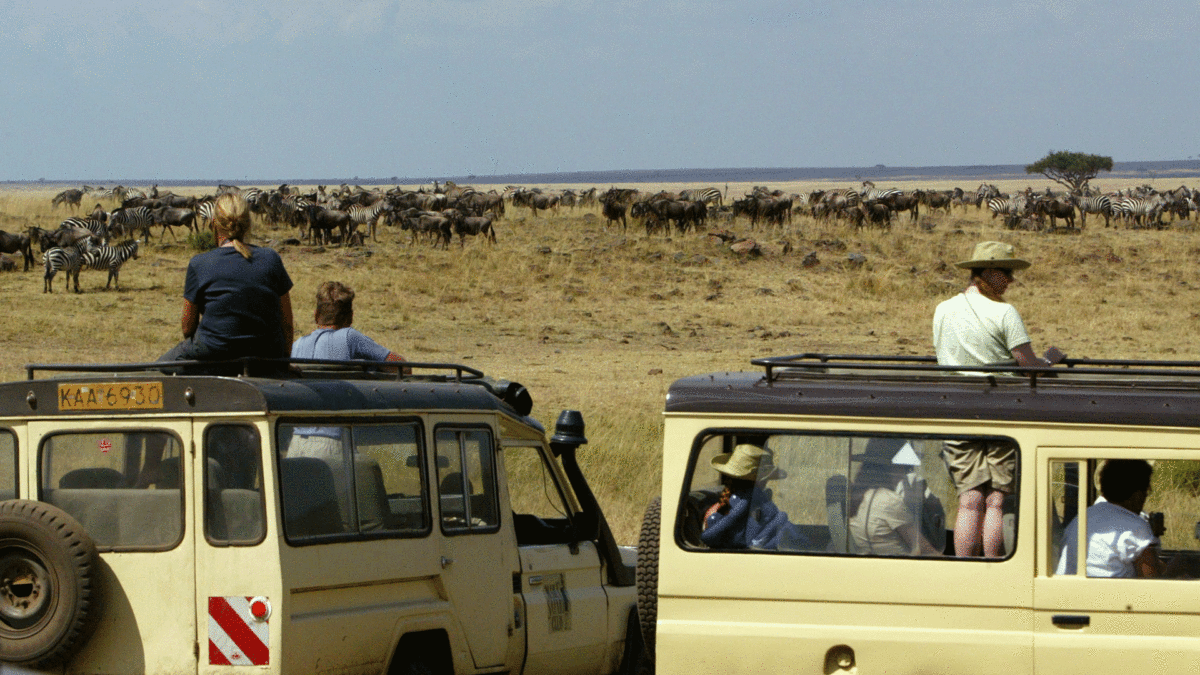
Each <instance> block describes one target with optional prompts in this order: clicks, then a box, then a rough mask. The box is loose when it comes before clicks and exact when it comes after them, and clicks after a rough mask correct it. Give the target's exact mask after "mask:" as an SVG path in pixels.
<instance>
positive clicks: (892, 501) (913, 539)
mask: <svg viewBox="0 0 1200 675" xmlns="http://www.w3.org/2000/svg"><path fill="white" fill-rule="evenodd" d="M1016 455H1017V449H1016V445H1015V443H1013V442H1012V441H1008V440H1003V439H943V438H928V437H924V438H922V437H901V436H888V437H885V436H866V435H861V436H835V435H828V434H803V433H778V432H765V431H764V432H754V431H732V432H728V433H713V434H708V435H706V436H703V437H701V438H700V439H698V443H697V451H696V457H695V460H694V465H693V470H692V476H691V480H690V483H689V489H688V494H687V495H686V496H685V498H684V500H683V503H682V504H681V506H680V510H681V514H680V516H681V517H680V518H679V519H678V522H679V523H680V527H679V531H678V533H677V535H678V538H679V541H680V543H681V544H682V545H683V546H685V547H688V548H695V549H725V550H728V549H741V550H747V551H774V552H804V553H828V554H847V555H860V556H942V555H954V554H955V550H954V546H955V541H954V536H953V534H952V533H951V532H950V531H949V529H950V528H952V527H953V524H954V522H955V517H956V514H957V505H958V490H957V489H956V487H955V480H954V478H953V477H952V475H951V472H950V471H948V469H949V468H950V466H951V465H952V466H954V467H955V468H954V472H955V473H956V474H957V475H958V476H959V480H960V481H963V482H966V481H970V480H978V479H979V478H980V477H981V476H982V475H983V474H981V473H980V472H988V471H990V473H989V474H988V475H989V476H990V478H987V479H985V480H984V486H983V487H982V488H980V492H981V496H980V497H981V500H982V503H986V504H989V505H990V506H991V508H993V509H995V513H996V515H997V521H998V522H1001V523H1002V527H1000V528H996V527H990V528H984V526H983V523H978V524H977V526H978V529H977V530H976V531H975V537H974V542H973V543H974V547H973V548H972V550H971V551H964V552H963V553H964V555H967V554H970V555H971V556H972V557H979V556H983V555H984V554H985V553H990V554H991V555H993V556H995V557H997V558H999V557H1003V556H1007V555H1010V554H1011V552H1012V547H1013V545H1014V542H1015V541H1016V537H1015V532H1016V502H1015V497H1012V496H1010V495H1012V494H1015V493H1016V486H1017V478H1018V477H1017V475H1016V471H1015V467H1016V466H1017V461H1016V459H1017V458H1016ZM980 466H982V467H983V468H980ZM993 485H997V486H1000V487H1002V488H1003V490H993V489H992V486H993ZM983 493H986V494H983ZM991 493H995V494H993V495H992V496H991V497H988V496H986V495H987V494H991ZM982 513H983V511H981V514H982ZM966 541H968V542H970V540H966ZM985 543H986V544H987V546H988V550H987V551H985V549H984V544H985Z"/></svg>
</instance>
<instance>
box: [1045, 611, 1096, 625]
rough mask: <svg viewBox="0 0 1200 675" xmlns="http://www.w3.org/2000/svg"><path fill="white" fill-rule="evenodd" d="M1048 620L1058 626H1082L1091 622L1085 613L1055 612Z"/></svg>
mask: <svg viewBox="0 0 1200 675" xmlns="http://www.w3.org/2000/svg"><path fill="white" fill-rule="evenodd" d="M1050 620H1051V621H1053V622H1054V625H1055V626H1058V627H1059V628H1083V627H1084V626H1087V625H1088V624H1090V623H1091V622H1092V618H1091V617H1090V616H1088V615H1086V614H1055V615H1054V616H1053V617H1051V619H1050Z"/></svg>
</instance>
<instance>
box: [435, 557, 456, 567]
mask: <svg viewBox="0 0 1200 675" xmlns="http://www.w3.org/2000/svg"><path fill="white" fill-rule="evenodd" d="M438 562H440V563H441V565H442V569H446V568H447V567H449V566H451V565H453V564H454V558H447V557H446V556H442V559H441V560H439V561H438Z"/></svg>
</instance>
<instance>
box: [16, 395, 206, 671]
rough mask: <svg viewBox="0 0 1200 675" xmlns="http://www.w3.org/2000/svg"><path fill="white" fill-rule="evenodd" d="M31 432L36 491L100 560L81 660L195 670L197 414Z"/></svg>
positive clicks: (57, 424) (77, 423)
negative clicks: (97, 601) (97, 595)
mask: <svg viewBox="0 0 1200 675" xmlns="http://www.w3.org/2000/svg"><path fill="white" fill-rule="evenodd" d="M71 386H74V385H71ZM101 386H102V385H91V388H92V389H98V388H99V387H101ZM95 393H98V396H96V397H93V399H99V400H101V401H102V400H103V399H104V398H105V394H104V392H103V391H102V390H101V391H98V392H95ZM84 394H85V395H86V394H87V392H84ZM28 429H29V442H30V446H31V448H36V449H37V455H36V457H37V460H36V463H31V464H33V466H30V467H28V470H29V472H30V473H29V474H28V479H29V480H30V481H32V482H33V484H35V485H37V486H38V490H37V498H38V499H40V500H41V501H45V502H48V503H50V504H53V505H55V506H57V507H58V508H60V509H62V510H63V511H66V512H67V513H69V514H71V515H72V516H74V517H75V519H76V520H78V521H79V522H80V523H81V524H82V525H83V527H84V529H85V530H86V531H87V533H88V534H89V535H90V536H91V538H92V540H93V541H94V542H95V544H96V548H97V549H98V550H99V551H100V558H101V560H102V564H101V566H100V574H99V578H100V586H101V598H102V600H101V603H102V605H101V609H100V618H99V622H98V628H97V630H96V633H95V634H94V635H93V636H92V638H91V639H90V640H89V641H88V642H87V644H86V645H84V647H83V649H82V651H81V652H80V654H79V655H78V656H77V657H76V659H77V660H78V661H80V662H90V663H103V664H105V667H106V670H105V672H110V673H145V672H180V673H182V672H195V671H196V661H197V659H196V652H195V646H196V602H195V584H196V579H195V572H196V568H195V558H194V555H195V536H196V535H195V530H196V528H195V527H193V526H191V520H190V519H191V516H192V515H193V514H194V511H193V510H191V509H188V508H187V505H188V504H189V503H190V499H189V498H188V497H189V489H190V486H191V485H193V482H194V481H193V478H194V477H193V475H192V468H191V462H190V461H189V460H190V457H191V453H192V451H193V448H192V442H191V439H192V424H191V421H190V420H188V419H176V420H171V419H162V418H156V419H140V420H138V419H128V418H125V419H114V418H112V417H109V418H93V419H79V418H73V419H69V420H64V419H61V418H60V419H56V420H54V421H52V422H49V421H31V422H30V423H29V427H28Z"/></svg>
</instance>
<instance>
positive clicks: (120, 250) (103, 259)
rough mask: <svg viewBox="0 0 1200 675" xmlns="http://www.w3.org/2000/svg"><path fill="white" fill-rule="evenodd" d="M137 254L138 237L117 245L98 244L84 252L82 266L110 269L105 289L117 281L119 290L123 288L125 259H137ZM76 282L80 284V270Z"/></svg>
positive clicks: (76, 274)
mask: <svg viewBox="0 0 1200 675" xmlns="http://www.w3.org/2000/svg"><path fill="white" fill-rule="evenodd" d="M137 255H138V241H137V239H134V240H132V241H127V242H125V243H123V244H119V245H117V246H97V247H95V248H93V249H91V250H90V251H85V252H84V254H83V258H82V259H81V261H80V266H81V267H87V268H88V269H92V270H108V281H107V282H106V283H105V284H104V290H108V288H109V286H110V285H112V284H113V282H116V285H117V290H118V291H119V290H121V265H124V264H125V261H126V260H129V259H130V258H133V259H134V260H137ZM75 283H76V285H77V286H78V284H79V272H76V273H75Z"/></svg>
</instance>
